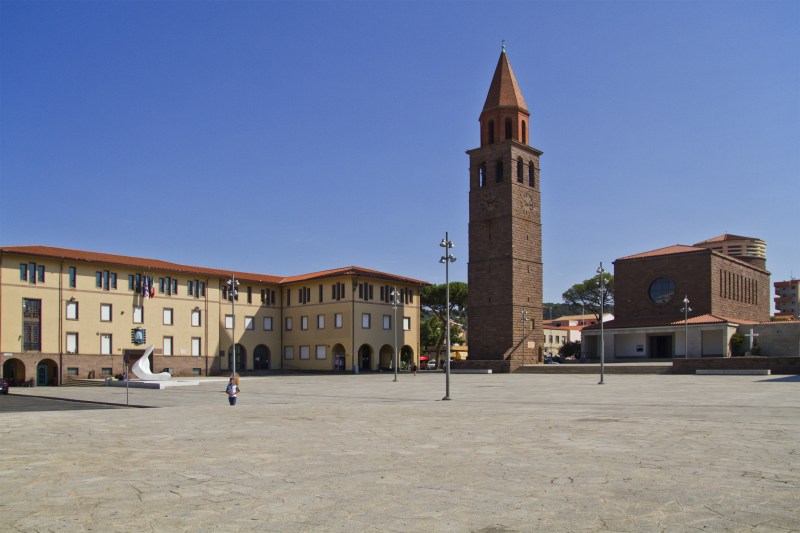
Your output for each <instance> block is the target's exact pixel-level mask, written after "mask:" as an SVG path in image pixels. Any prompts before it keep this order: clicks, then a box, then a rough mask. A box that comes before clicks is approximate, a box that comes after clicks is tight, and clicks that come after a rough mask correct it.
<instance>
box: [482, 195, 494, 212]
mask: <svg viewBox="0 0 800 533" xmlns="http://www.w3.org/2000/svg"><path fill="white" fill-rule="evenodd" d="M481 205H482V206H483V212H484V213H486V214H487V215H493V214H494V212H495V211H496V210H497V196H496V195H495V194H494V193H493V192H490V193H489V194H487V195H486V196H484V198H483V202H482V203H481Z"/></svg>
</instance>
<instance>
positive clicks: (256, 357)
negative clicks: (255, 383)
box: [253, 344, 270, 370]
mask: <svg viewBox="0 0 800 533" xmlns="http://www.w3.org/2000/svg"><path fill="white" fill-rule="evenodd" d="M269 357H270V353H269V348H267V347H266V346H264V345H263V344H259V345H258V346H256V349H255V350H253V370H269Z"/></svg>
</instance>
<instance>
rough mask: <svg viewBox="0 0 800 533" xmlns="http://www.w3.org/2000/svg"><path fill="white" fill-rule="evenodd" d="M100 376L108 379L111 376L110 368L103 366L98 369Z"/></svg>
mask: <svg viewBox="0 0 800 533" xmlns="http://www.w3.org/2000/svg"><path fill="white" fill-rule="evenodd" d="M100 374H101V375H102V376H103V377H109V376H110V375H111V374H112V371H111V367H108V366H104V367H103V368H101V369H100Z"/></svg>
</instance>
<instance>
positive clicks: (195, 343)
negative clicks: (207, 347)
mask: <svg viewBox="0 0 800 533" xmlns="http://www.w3.org/2000/svg"><path fill="white" fill-rule="evenodd" d="M192 355H194V356H199V355H200V337H192Z"/></svg>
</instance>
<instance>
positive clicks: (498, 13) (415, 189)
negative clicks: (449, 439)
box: [0, 0, 800, 301]
mask: <svg viewBox="0 0 800 533" xmlns="http://www.w3.org/2000/svg"><path fill="white" fill-rule="evenodd" d="M502 40H505V41H506V46H507V53H508V57H509V60H510V62H511V65H512V68H513V69H514V72H515V74H516V77H517V81H518V82H519V85H520V87H521V89H522V92H523V95H524V97H525V100H526V102H527V104H528V109H529V110H530V112H531V141H532V142H531V144H532V145H533V146H535V147H536V148H538V149H540V150H543V151H544V155H543V156H542V160H541V169H542V173H541V187H542V223H543V241H544V244H543V256H544V257H543V260H544V275H545V279H544V297H545V301H561V293H562V292H563V291H565V290H566V289H567V288H569V287H570V286H571V285H572V284H574V283H576V282H579V281H582V280H584V279H586V278H589V277H591V276H592V275H594V272H595V269H596V268H597V265H598V263H599V262H600V261H603V262H604V264H606V265H607V266H609V267H610V265H611V262H612V261H613V260H615V259H616V258H618V257H623V256H626V255H630V254H634V253H639V252H643V251H647V250H652V249H656V248H661V247H664V246H669V245H673V244H693V243H695V242H698V241H701V240H704V239H707V238H710V237H714V236H717V235H720V234H722V233H726V232H727V233H733V234H738V235H746V236H753V237H759V238H762V239H764V240H765V241H766V242H767V254H768V256H767V267H768V268H769V270H771V272H772V280H773V281H777V280H783V279H788V278H789V277H790V275H791V274H792V273H793V274H794V276H795V277H800V244H798V220H799V219H798V201H797V195H798V191H800V2H797V1H795V0H790V1H777V0H776V1H771V0H765V1H755V2H750V1H714V2H702V1H696V2H695V1H688V0H683V1H664V2H656V1H622V2H621V1H612V0H605V1H591V2H571V1H565V2H556V1H548V2H502V1H500V2H461V1H451V2H444V1H437V2H421V1H420V2H391V1H387V2H335V1H329V2H302V1H300V2H260V1H248V2H180V1H171V2H158V1H147V2H144V1H142V2H125V1H115V2H111V1H109V2H88V1H86V2H68V1H60V2H14V1H7V0H3V1H2V2H0V244H2V245H21V244H44V245H51V246H63V247H67V248H76V249H84V250H92V251H100V252H108V253H117V254H128V255H137V256H141V257H151V258H158V259H163V260H168V261H174V262H178V263H185V264H192V265H200V266H209V267H216V268H230V269H235V270H241V271H249V272H260V273H266V274H275V275H295V274H302V273H307V272H313V271H317V270H324V269H328V268H337V267H342V266H349V265H358V266H362V267H366V268H373V269H377V270H383V271H387V272H392V273H396V274H401V275H405V276H410V277H414V278H418V279H423V280H426V281H429V282H432V283H443V282H444V277H445V276H444V267H443V266H442V265H440V264H439V263H438V259H439V257H440V255H441V249H440V248H439V246H438V244H439V241H440V240H441V239H442V238H443V237H444V233H445V231H448V232H449V233H450V237H451V240H452V241H454V243H455V246H456V248H455V249H454V250H453V253H454V255H456V256H457V257H458V261H457V262H456V263H454V264H453V265H452V266H451V279H452V280H461V281H466V278H467V274H466V268H467V258H468V251H467V231H468V229H467V221H468V209H467V198H468V165H469V162H468V158H467V156H466V154H465V153H464V152H465V151H466V150H468V149H471V148H475V147H477V146H478V133H479V130H478V115H479V114H480V111H481V108H482V106H483V102H484V99H485V98H486V93H487V91H488V89H489V83H490V81H491V77H492V74H493V72H494V68H495V65H496V63H497V59H498V57H499V53H500V43H501V41H502ZM690 297H691V296H690Z"/></svg>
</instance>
